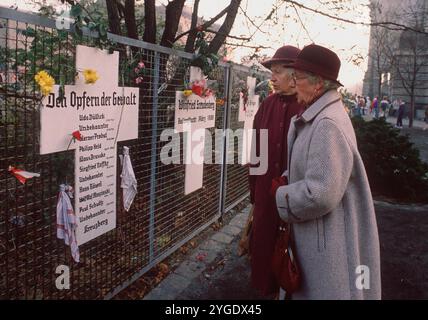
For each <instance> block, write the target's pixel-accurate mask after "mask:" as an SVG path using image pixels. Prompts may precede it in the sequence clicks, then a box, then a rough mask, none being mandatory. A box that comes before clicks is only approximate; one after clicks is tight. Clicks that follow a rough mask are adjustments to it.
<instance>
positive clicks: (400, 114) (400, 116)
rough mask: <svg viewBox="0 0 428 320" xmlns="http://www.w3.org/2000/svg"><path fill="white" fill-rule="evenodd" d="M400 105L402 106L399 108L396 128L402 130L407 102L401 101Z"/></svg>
mask: <svg viewBox="0 0 428 320" xmlns="http://www.w3.org/2000/svg"><path fill="white" fill-rule="evenodd" d="M399 103H400V106H399V107H398V116H397V124H396V125H395V127H396V128H400V129H401V128H402V127H403V117H404V111H405V108H406V102H405V101H401V100H399Z"/></svg>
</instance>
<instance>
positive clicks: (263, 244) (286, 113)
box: [249, 46, 301, 297]
mask: <svg viewBox="0 0 428 320" xmlns="http://www.w3.org/2000/svg"><path fill="white" fill-rule="evenodd" d="M299 52H300V50H299V49H298V48H296V47H293V46H283V47H281V48H279V49H278V50H277V51H276V52H275V54H274V56H273V57H272V58H271V59H270V60H267V61H265V62H263V65H264V66H265V67H267V68H269V69H270V70H271V71H272V76H271V82H272V86H273V88H274V94H272V95H270V96H269V97H267V98H266V99H265V100H264V101H263V103H262V104H261V106H260V108H259V109H258V111H257V113H256V115H255V118H254V124H253V129H255V130H256V134H257V138H256V150H257V155H258V156H259V157H264V159H266V160H267V163H268V166H267V172H266V173H265V174H263V175H250V191H251V203H252V204H253V227H252V231H251V236H250V245H249V250H250V253H251V283H252V286H253V287H255V288H256V289H258V290H259V291H260V292H261V293H262V294H263V295H265V296H271V297H274V296H275V295H277V294H278V292H279V285H278V284H277V283H276V281H275V279H274V276H273V274H272V266H271V261H272V254H273V249H274V246H275V240H276V233H277V230H278V227H279V222H280V218H279V215H278V211H277V209H276V205H275V199H274V197H273V196H272V195H271V194H270V192H269V191H270V189H271V184H272V180H273V179H275V178H278V177H280V176H281V174H282V173H283V172H284V170H286V169H287V139H286V137H287V132H288V128H289V126H290V120H291V118H292V117H293V116H294V115H296V114H298V113H299V112H300V110H301V105H299V103H297V100H296V91H295V88H294V83H293V78H292V73H293V69H292V67H291V66H292V64H293V63H294V62H295V59H296V58H297V55H298V54H299ZM262 129H267V130H268V141H267V142H264V141H260V134H259V133H260V130H262ZM260 143H267V145H268V154H266V155H260V154H259V151H260ZM252 166H253V167H254V166H257V164H252Z"/></svg>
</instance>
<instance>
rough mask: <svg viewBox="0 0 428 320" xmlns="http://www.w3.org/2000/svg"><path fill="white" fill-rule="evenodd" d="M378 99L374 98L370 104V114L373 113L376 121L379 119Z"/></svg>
mask: <svg viewBox="0 0 428 320" xmlns="http://www.w3.org/2000/svg"><path fill="white" fill-rule="evenodd" d="M377 100H378V97H377V96H376V97H374V99H373V102H372V112H374V117H375V118H376V119H379V104H378V101H377Z"/></svg>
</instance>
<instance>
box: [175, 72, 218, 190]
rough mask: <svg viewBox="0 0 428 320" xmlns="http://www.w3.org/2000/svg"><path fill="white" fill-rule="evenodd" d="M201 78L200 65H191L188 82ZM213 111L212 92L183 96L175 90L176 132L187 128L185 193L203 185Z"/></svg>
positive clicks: (213, 119) (214, 100) (214, 103)
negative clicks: (207, 134) (207, 136)
mask: <svg viewBox="0 0 428 320" xmlns="http://www.w3.org/2000/svg"><path fill="white" fill-rule="evenodd" d="M203 78H204V76H203V74H202V71H201V69H200V68H197V67H190V82H193V81H198V80H202V79H203ZM215 111H216V99H215V96H214V95H211V96H209V97H200V96H198V95H196V94H191V95H190V96H188V97H186V96H184V94H183V91H176V93H175V121H174V128H175V131H176V132H187V143H186V153H185V155H184V157H185V159H184V162H185V164H186V169H185V170H186V173H185V180H184V194H186V195H187V194H189V193H191V192H193V191H195V190H198V189H199V188H202V184H203V173H204V150H205V129H207V128H212V127H214V126H215ZM199 129H201V130H199ZM196 130H198V131H197V132H198V133H199V136H198V137H197V138H196V139H195V135H194V133H195V131H196ZM192 137H193V138H194V139H192ZM194 140H195V141H194ZM195 153H197V154H196V156H193V157H192V154H195ZM195 160H196V161H195Z"/></svg>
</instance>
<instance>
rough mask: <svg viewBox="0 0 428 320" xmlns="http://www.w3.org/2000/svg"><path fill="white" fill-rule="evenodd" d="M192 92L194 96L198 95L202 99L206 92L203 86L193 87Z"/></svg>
mask: <svg viewBox="0 0 428 320" xmlns="http://www.w3.org/2000/svg"><path fill="white" fill-rule="evenodd" d="M192 91H193V93H194V94H197V95H198V96H200V97H202V93H203V92H204V88H203V87H202V86H198V85H196V84H194V85H193V86H192Z"/></svg>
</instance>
